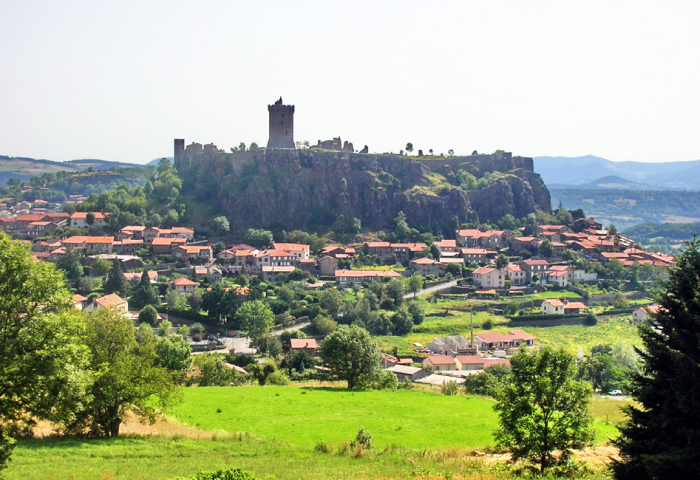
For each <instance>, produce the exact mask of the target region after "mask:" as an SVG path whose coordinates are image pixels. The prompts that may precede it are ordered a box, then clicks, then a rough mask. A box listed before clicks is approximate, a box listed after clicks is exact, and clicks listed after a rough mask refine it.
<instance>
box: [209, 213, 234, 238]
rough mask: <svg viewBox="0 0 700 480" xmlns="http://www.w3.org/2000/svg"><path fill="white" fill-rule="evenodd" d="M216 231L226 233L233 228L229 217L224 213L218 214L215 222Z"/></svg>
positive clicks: (221, 233)
mask: <svg viewBox="0 0 700 480" xmlns="http://www.w3.org/2000/svg"><path fill="white" fill-rule="evenodd" d="M213 226H214V232H216V233H217V234H218V235H225V234H227V233H228V232H229V231H230V230H231V225H230V224H229V223H228V219H227V218H226V217H224V216H223V215H221V216H218V217H216V218H215V219H214V222H213Z"/></svg>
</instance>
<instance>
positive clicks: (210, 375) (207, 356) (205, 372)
mask: <svg viewBox="0 0 700 480" xmlns="http://www.w3.org/2000/svg"><path fill="white" fill-rule="evenodd" d="M194 357H195V358H194V361H193V362H192V365H193V366H194V367H195V368H196V369H197V370H198V371H199V375H197V376H196V377H194V378H193V380H192V381H193V382H194V383H196V384H197V385H199V386H200V387H210V386H219V385H223V384H225V382H226V377H227V373H228V369H227V368H226V366H225V365H224V360H223V358H222V357H221V355H218V354H214V353H203V354H201V355H195V356H194Z"/></svg>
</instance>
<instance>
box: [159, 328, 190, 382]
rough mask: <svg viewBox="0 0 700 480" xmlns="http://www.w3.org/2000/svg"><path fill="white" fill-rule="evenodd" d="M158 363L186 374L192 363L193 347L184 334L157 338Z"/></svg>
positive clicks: (173, 370)
mask: <svg viewBox="0 0 700 480" xmlns="http://www.w3.org/2000/svg"><path fill="white" fill-rule="evenodd" d="M156 355H157V359H156V362H155V363H156V365H160V366H162V367H165V368H167V369H168V370H170V371H172V372H176V373H178V374H181V375H182V374H184V373H185V371H186V370H187V369H188V368H189V366H190V364H191V363H192V347H190V344H189V342H188V341H187V340H185V339H184V337H182V335H179V334H178V335H167V336H159V337H158V338H157V339H156Z"/></svg>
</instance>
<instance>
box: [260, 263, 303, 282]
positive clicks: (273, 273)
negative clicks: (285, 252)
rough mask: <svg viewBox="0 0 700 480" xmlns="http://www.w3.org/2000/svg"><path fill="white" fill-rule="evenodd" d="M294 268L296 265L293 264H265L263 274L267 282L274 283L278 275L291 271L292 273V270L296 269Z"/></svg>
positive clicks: (287, 273)
mask: <svg viewBox="0 0 700 480" xmlns="http://www.w3.org/2000/svg"><path fill="white" fill-rule="evenodd" d="M294 268H295V267H293V266H291V265H288V266H274V267H273V266H270V265H265V266H263V267H262V276H263V280H265V281H266V282H272V283H274V282H276V281H277V277H278V276H279V275H280V274H283V273H284V274H286V275H289V274H290V273H292V272H293V271H294Z"/></svg>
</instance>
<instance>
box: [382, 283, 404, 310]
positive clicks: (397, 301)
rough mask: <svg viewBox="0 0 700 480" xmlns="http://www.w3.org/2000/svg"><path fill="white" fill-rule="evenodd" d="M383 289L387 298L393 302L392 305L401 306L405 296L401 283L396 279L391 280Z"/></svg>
mask: <svg viewBox="0 0 700 480" xmlns="http://www.w3.org/2000/svg"><path fill="white" fill-rule="evenodd" d="M385 289H386V294H387V296H388V297H389V298H391V299H392V300H393V301H394V305H397V306H398V305H401V302H403V296H404V295H405V294H406V287H405V286H404V284H403V281H401V280H400V279H398V278H392V279H391V280H389V281H388V282H387V283H386V286H385Z"/></svg>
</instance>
